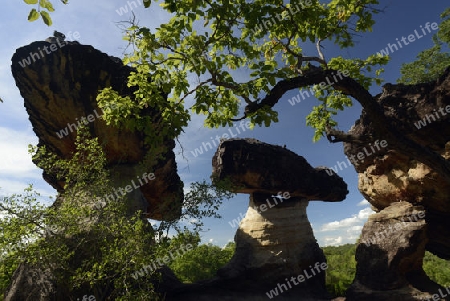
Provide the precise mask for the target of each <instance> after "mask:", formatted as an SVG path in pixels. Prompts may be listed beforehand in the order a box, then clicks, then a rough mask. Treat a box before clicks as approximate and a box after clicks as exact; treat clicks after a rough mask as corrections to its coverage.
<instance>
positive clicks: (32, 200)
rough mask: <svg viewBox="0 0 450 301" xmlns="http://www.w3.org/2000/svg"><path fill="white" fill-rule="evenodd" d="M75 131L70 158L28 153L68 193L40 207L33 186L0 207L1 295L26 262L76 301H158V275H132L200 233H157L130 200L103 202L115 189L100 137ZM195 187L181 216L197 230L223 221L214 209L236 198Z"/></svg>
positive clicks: (41, 150) (163, 228)
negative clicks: (92, 300)
mask: <svg viewBox="0 0 450 301" xmlns="http://www.w3.org/2000/svg"><path fill="white" fill-rule="evenodd" d="M78 130H79V132H78V135H77V140H76V143H75V146H76V151H75V153H74V154H73V156H72V157H71V158H70V159H59V158H58V157H57V156H56V155H54V154H52V153H51V152H48V151H46V150H45V147H40V148H35V147H32V148H31V151H32V152H33V153H34V159H35V161H36V162H39V163H38V164H39V166H40V167H42V168H44V169H45V170H46V171H47V172H51V173H52V174H54V175H56V177H57V179H58V180H59V181H64V182H65V186H64V193H63V194H61V195H59V196H58V199H57V201H56V202H55V203H54V204H53V205H52V206H50V207H46V206H44V205H42V204H40V203H39V200H38V195H37V194H36V193H34V192H33V191H32V189H31V188H28V189H27V190H26V191H25V194H24V195H13V196H11V197H5V198H3V201H2V202H1V203H0V210H2V211H4V212H5V213H6V216H5V217H4V218H2V219H0V228H1V229H2V232H1V234H0V248H1V252H2V255H3V257H4V258H3V259H4V260H3V261H2V262H1V263H0V270H3V271H4V272H5V274H2V275H3V276H2V277H3V278H0V279H1V285H2V287H1V288H2V291H5V289H6V285H7V284H9V281H10V279H11V276H12V272H13V271H14V270H15V269H16V267H17V266H18V265H19V264H20V263H25V264H27V265H30V266H33V267H38V268H39V269H40V270H46V269H49V270H51V271H52V275H53V276H54V277H55V280H56V281H57V283H58V284H59V285H62V286H63V287H64V286H65V287H67V288H69V290H70V293H71V296H73V297H74V298H73V300H75V299H76V297H75V296H76V295H77V293H79V292H82V293H83V292H86V291H87V290H89V291H92V292H93V293H94V294H95V295H96V296H98V297H100V298H101V299H103V298H104V297H105V296H108V297H109V298H111V299H112V300H148V298H151V299H152V300H157V299H158V298H159V297H158V294H157V293H156V292H155V290H154V287H153V284H154V283H155V282H156V281H158V279H159V276H158V273H157V272H156V271H155V270H154V271H152V272H151V273H147V274H146V275H144V276H143V277H139V279H136V278H134V277H133V274H134V273H135V272H136V271H138V270H140V269H142V267H144V266H146V265H148V263H149V262H151V261H154V260H157V259H159V258H160V257H161V258H162V257H164V256H165V255H167V252H168V251H169V250H171V249H174V248H176V247H177V246H179V245H180V244H181V243H184V244H187V243H192V244H193V245H194V246H196V245H197V244H198V240H199V239H197V238H196V237H198V234H196V232H193V233H192V232H188V231H186V229H182V228H181V227H179V226H178V225H177V224H176V223H175V222H171V223H169V224H164V223H162V226H161V225H160V227H159V228H158V229H157V231H155V230H154V229H153V228H152V227H151V225H150V223H149V222H148V221H147V220H146V219H144V218H143V215H142V212H136V213H135V214H133V215H132V216H130V215H129V213H128V212H127V210H126V202H127V199H126V198H120V199H117V200H115V201H112V202H107V203H101V202H99V200H100V199H101V197H102V196H103V195H105V194H106V193H109V192H110V191H112V189H113V187H112V185H111V184H110V183H109V173H108V171H107V169H105V165H106V159H105V155H104V153H103V150H102V148H101V146H100V145H99V143H98V140H97V138H91V137H90V135H89V133H88V131H87V130H86V129H84V128H80V129H78ZM194 184H195V185H193V186H192V187H191V192H190V194H188V195H187V196H186V198H187V201H186V204H185V208H184V214H183V216H182V218H184V219H188V220H191V219H195V220H198V222H197V223H196V224H195V226H196V228H195V231H200V230H201V226H202V223H201V219H202V218H203V217H205V216H210V217H213V216H216V217H220V216H219V215H217V213H215V211H216V209H217V206H219V205H220V202H221V201H222V199H223V198H225V197H230V196H231V193H229V192H228V191H225V190H221V189H220V188H217V187H212V186H211V185H210V184H209V185H208V184H207V183H206V182H203V183H194ZM213 213H214V214H213ZM170 228H174V229H175V232H174V233H173V232H171V233H170V234H171V235H173V234H175V237H174V238H169V237H168V236H167V233H169V231H170ZM164 233H166V235H164Z"/></svg>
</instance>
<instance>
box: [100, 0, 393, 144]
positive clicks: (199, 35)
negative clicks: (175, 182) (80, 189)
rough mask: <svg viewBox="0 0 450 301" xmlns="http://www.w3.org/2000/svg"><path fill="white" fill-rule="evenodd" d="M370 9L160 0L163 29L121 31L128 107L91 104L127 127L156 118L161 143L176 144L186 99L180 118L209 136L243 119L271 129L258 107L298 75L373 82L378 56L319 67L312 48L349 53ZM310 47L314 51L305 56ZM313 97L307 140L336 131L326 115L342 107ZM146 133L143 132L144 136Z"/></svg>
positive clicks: (368, 25) (327, 92) (347, 2)
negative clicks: (146, 114)
mask: <svg viewBox="0 0 450 301" xmlns="http://www.w3.org/2000/svg"><path fill="white" fill-rule="evenodd" d="M377 3H378V1H376V0H332V1H330V2H329V3H326V4H325V3H320V2H319V1H317V0H311V1H309V0H308V1H298V0H297V1H291V2H290V3H289V4H285V3H284V2H283V1H281V0H264V1H242V0H232V1H214V2H210V1H202V0H198V1H175V0H169V1H164V2H163V3H161V6H162V7H163V8H164V9H165V10H166V11H167V12H169V13H170V14H171V15H172V18H171V19H170V21H169V22H167V23H165V24H161V25H160V27H158V28H156V29H155V30H151V29H149V28H145V27H139V26H137V25H135V24H132V26H131V27H130V28H129V30H128V31H127V32H126V37H125V38H126V39H127V40H128V41H129V42H130V43H131V44H132V45H133V48H134V51H133V52H132V53H130V54H129V55H127V56H126V57H125V60H124V61H125V63H126V64H129V65H131V66H133V67H135V68H136V72H135V73H133V74H132V75H131V76H130V79H129V85H130V86H134V87H135V88H136V92H135V97H136V100H137V101H131V99H130V98H129V97H121V96H120V95H118V94H117V93H116V92H114V91H112V90H110V89H105V90H103V91H102V93H101V94H100V95H99V97H98V101H99V103H100V106H103V107H107V106H111V105H112V104H114V103H119V104H120V105H121V106H122V109H121V110H112V111H110V112H107V116H106V120H107V121H108V122H109V123H113V124H118V123H122V124H125V125H127V126H128V127H131V128H133V127H135V128H143V129H146V128H148V129H150V128H151V127H150V126H149V125H150V120H144V119H142V118H141V117H139V115H138V112H140V110H142V109H143V108H146V107H152V108H156V109H158V110H160V111H161V112H162V120H161V121H162V124H163V125H162V126H161V128H160V130H161V132H162V134H163V135H167V136H168V138H174V137H176V136H177V135H178V134H179V133H180V132H181V131H182V128H183V127H184V126H186V125H187V123H188V121H189V119H190V113H189V110H186V109H185V106H186V104H185V102H186V100H187V99H188V97H190V96H192V97H193V99H194V102H193V104H192V105H191V104H190V105H189V108H190V110H191V111H193V112H195V113H197V114H204V115H205V116H206V120H205V125H207V126H209V127H219V126H227V125H229V126H231V125H232V123H233V121H236V120H238V119H236V118H238V117H239V116H243V117H241V118H249V119H250V121H251V123H252V126H254V125H263V124H264V125H265V126H269V125H270V124H271V123H272V122H277V121H278V114H277V112H276V111H274V110H273V109H272V106H270V105H265V104H264V101H265V98H267V97H271V96H272V95H273V94H276V93H277V92H279V91H277V89H278V88H279V87H278V86H279V85H280V84H281V83H282V82H288V81H289V80H291V79H293V78H296V77H298V76H301V75H305V76H306V75H308V74H309V73H308V72H312V71H314V69H315V68H317V67H320V68H322V70H340V71H347V72H348V74H349V76H350V77H352V78H353V79H355V80H357V81H358V82H359V83H360V84H361V85H362V86H363V87H364V88H366V89H368V88H369V87H370V86H371V85H372V84H373V83H376V84H380V83H381V79H380V78H379V77H378V76H379V75H380V73H381V72H382V71H383V70H382V69H376V68H374V67H375V66H378V65H382V64H386V63H387V61H388V58H387V57H382V56H380V55H375V54H374V55H371V56H369V57H367V58H365V59H358V58H355V59H347V58H344V57H342V56H338V57H333V58H330V59H329V60H327V59H325V55H324V53H323V49H322V47H323V43H330V42H331V43H334V44H336V45H338V46H339V47H340V48H348V47H352V46H353V45H354V34H356V33H360V32H366V31H370V30H371V29H372V26H373V24H374V20H373V18H372V16H373V14H374V13H377V12H378V10H377V9H375V8H374V7H373V5H375V4H377ZM311 46H313V48H315V49H316V50H313V51H311V50H310V49H311ZM311 63H313V64H314V65H316V66H313V65H312V64H311ZM149 75H150V77H151V79H149ZM243 75H244V76H243ZM323 80H324V79H322V80H320V81H317V80H311V81H309V82H308V83H307V84H303V85H300V86H299V85H297V86H292V87H290V88H289V89H296V88H302V87H306V86H309V85H314V84H318V83H320V82H321V81H323ZM289 89H285V90H283V91H282V93H281V95H279V96H280V97H281V96H282V94H284V93H285V92H286V91H287V90H289ZM161 92H163V93H161ZM166 94H167V95H168V100H166V99H165V95H166ZM316 96H317V97H318V98H319V101H320V104H319V105H318V106H316V107H315V108H314V109H313V111H312V113H311V114H310V115H309V116H308V119H307V123H308V124H309V125H311V126H313V127H315V128H316V135H315V139H319V138H320V136H321V135H322V134H323V132H324V131H325V129H326V127H327V126H334V125H336V123H335V122H334V121H333V120H332V116H333V115H336V114H337V112H338V111H339V110H343V109H344V107H346V106H350V105H351V104H352V101H351V99H350V98H349V97H348V96H347V95H344V93H343V92H342V91H339V90H337V89H334V88H333V87H331V86H330V87H327V88H326V89H319V88H318V87H317V86H316ZM277 101H278V99H276V100H275V102H277ZM244 105H245V108H244ZM167 126H169V127H167ZM152 133H154V131H152V130H148V133H147V134H148V135H149V136H152V135H154V134H152ZM153 138H155V137H152V139H153ZM152 139H149V140H152Z"/></svg>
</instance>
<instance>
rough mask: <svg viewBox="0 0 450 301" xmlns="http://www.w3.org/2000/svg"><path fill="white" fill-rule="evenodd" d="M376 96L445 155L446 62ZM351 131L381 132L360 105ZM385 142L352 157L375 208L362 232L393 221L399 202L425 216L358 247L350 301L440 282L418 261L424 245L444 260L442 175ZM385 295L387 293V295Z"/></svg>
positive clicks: (447, 215) (448, 223)
mask: <svg viewBox="0 0 450 301" xmlns="http://www.w3.org/2000/svg"><path fill="white" fill-rule="evenodd" d="M376 98H377V101H378V102H379V103H380V104H381V105H382V107H383V108H384V112H385V115H386V116H387V117H388V118H389V120H390V121H391V122H392V123H393V124H394V125H395V127H396V128H397V129H399V130H400V131H401V133H402V134H404V135H406V136H407V137H408V138H410V139H412V140H413V141H415V142H417V143H419V144H420V145H422V146H423V147H427V148H429V149H431V150H433V151H435V152H437V153H438V154H440V155H441V156H443V157H444V158H446V159H449V158H450V122H449V120H450V114H449V113H450V69H448V70H447V71H446V73H445V74H444V75H443V76H441V77H440V78H439V79H438V80H437V81H435V82H431V83H426V84H419V85H414V86H405V85H390V84H388V85H385V86H384V88H383V93H382V94H380V95H377V97H376ZM350 133H352V134H358V135H361V134H362V135H365V136H372V137H373V142H375V141H376V140H377V139H378V140H382V139H383V137H382V135H379V134H376V133H375V131H374V128H373V125H372V123H371V121H370V116H368V115H367V114H366V113H365V112H364V110H363V113H362V115H361V117H360V119H359V120H357V121H356V123H355V125H354V126H353V127H352V129H351V130H350ZM387 143H388V146H387V147H386V148H380V149H375V150H376V151H375V152H373V153H372V154H371V155H370V156H366V157H365V158H364V161H361V160H359V161H356V164H354V166H355V169H356V171H357V172H358V177H359V185H358V186H359V190H360V191H361V193H362V194H363V195H364V196H365V197H366V199H367V200H368V201H369V202H370V203H371V204H372V206H373V208H374V210H377V211H380V212H379V213H378V214H377V215H375V216H374V217H371V218H370V219H369V221H368V224H366V226H364V229H363V237H362V238H364V239H371V238H372V239H373V238H374V237H376V236H377V235H378V233H380V232H382V231H383V229H384V228H383V227H385V226H388V225H389V224H391V225H395V224H396V223H399V221H398V219H399V218H400V217H402V216H404V214H405V211H404V210H406V209H405V208H406V207H405V206H414V207H408V208H414V210H419V209H417V208H422V209H420V210H423V212H424V213H426V214H425V215H426V217H425V219H424V220H421V221H418V222H416V223H407V224H408V226H407V227H405V228H401V229H400V230H399V231H398V233H397V232H392V233H390V235H389V237H387V238H385V239H382V240H381V243H377V244H371V245H370V246H367V245H365V244H363V243H361V244H360V245H359V246H358V250H357V260H358V266H359V268H358V273H357V275H356V279H355V282H354V284H353V285H352V288H351V290H350V294H351V295H350V296H353V297H352V298H353V299H351V300H361V299H364V300H420V299H417V298H420V296H421V295H423V294H426V292H429V293H435V292H436V291H437V288H438V287H437V286H436V284H433V283H431V282H430V281H429V279H428V278H427V277H426V275H425V273H424V272H423V270H422V268H421V266H422V257H423V252H424V251H425V250H428V251H430V252H432V253H434V254H435V255H438V256H440V257H441V258H444V259H450V239H449V237H450V202H449V196H450V185H449V183H448V181H446V180H445V179H444V178H443V177H441V176H440V175H439V174H438V173H437V172H435V171H434V170H432V169H430V168H429V167H428V166H426V165H425V164H423V163H421V162H418V161H417V160H415V159H414V158H413V157H412V156H407V155H404V154H400V153H398V152H397V151H395V150H393V149H390V148H389V141H387ZM373 145H374V143H372V145H358V144H355V143H345V144H344V151H345V153H346V155H347V156H348V157H349V158H350V157H351V156H354V157H356V156H357V154H358V153H359V152H364V148H366V149H370V150H371V148H370V146H373ZM398 202H401V203H400V204H402V205H398V204H399V203H398ZM407 204H408V205H407ZM383 209H384V210H383ZM381 210H383V211H381ZM408 210H410V209H408ZM388 213H389V214H388ZM415 227H419V228H417V229H416V228H415ZM377 258H379V259H377ZM369 267H370V268H369ZM421 292H422V293H421ZM389 294H392V296H393V297H389V298H388V297H387V296H389ZM362 296H364V298H363V297H362ZM395 296H396V297H395Z"/></svg>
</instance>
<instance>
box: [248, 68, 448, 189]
mask: <svg viewBox="0 0 450 301" xmlns="http://www.w3.org/2000/svg"><path fill="white" fill-rule="evenodd" d="M335 73H336V71H335V70H330V69H327V70H323V69H322V68H315V69H313V70H311V71H310V72H307V73H306V74H305V75H303V76H298V77H294V78H289V79H285V80H281V81H279V82H278V83H277V84H276V85H275V86H274V87H273V88H272V90H271V91H270V92H269V93H268V94H267V95H266V96H265V97H264V98H263V99H262V100H261V101H259V102H257V103H256V102H253V103H252V104H249V105H247V106H246V107H245V113H246V114H245V115H246V116H249V115H250V114H251V113H255V112H256V111H257V110H259V109H261V108H263V107H264V106H268V107H273V106H274V105H275V104H276V103H277V102H278V101H279V100H280V99H281V97H282V96H283V94H284V93H286V92H287V91H289V90H292V89H296V88H302V87H307V86H311V85H316V84H320V83H321V82H326V79H327V77H331V76H333V74H335ZM332 86H333V87H334V88H335V89H336V90H339V91H341V92H342V93H343V94H345V95H349V96H351V97H353V98H354V99H355V100H356V101H358V102H359V103H360V104H361V105H362V107H363V109H364V110H365V111H366V112H367V114H368V116H370V119H371V121H372V123H373V125H374V129H375V132H376V134H377V135H379V136H381V137H383V138H384V139H385V140H387V141H388V142H389V145H390V146H393V149H395V150H396V151H398V152H399V153H402V154H404V155H406V156H409V157H413V158H415V159H416V160H417V161H420V162H422V163H424V164H426V165H427V166H429V167H430V168H432V169H434V170H435V171H436V172H437V173H439V174H440V175H441V176H442V177H444V178H445V179H446V180H447V181H448V182H450V162H449V161H447V160H446V159H445V158H443V157H442V156H441V155H439V154H437V153H435V152H433V151H431V150H430V149H429V148H426V147H424V146H422V145H420V144H418V143H416V142H414V141H413V140H411V139H409V138H407V137H406V136H405V135H404V134H402V133H401V132H400V131H399V130H397V129H396V128H395V127H394V126H393V125H392V123H391V121H390V120H389V119H388V118H387V117H386V116H385V115H384V110H383V108H382V107H381V106H380V104H379V103H378V102H377V101H376V99H375V98H374V97H373V96H372V95H371V94H370V93H369V92H368V91H367V90H366V89H365V88H364V87H363V86H361V85H360V84H359V83H358V82H357V81H355V80H354V79H352V78H350V77H343V78H342V79H340V80H339V81H337V82H334V83H333V84H332ZM333 134H334V136H335V137H336V138H337V140H336V139H335V140H334V142H339V141H345V140H348V142H357V141H359V140H361V137H352V136H350V135H342V133H341V132H339V131H331V132H329V133H328V136H330V138H331V136H333ZM344 139H345V140H344ZM351 139H355V140H354V141H351ZM364 141H366V140H365V139H363V140H361V141H359V142H363V143H364Z"/></svg>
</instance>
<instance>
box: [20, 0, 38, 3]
mask: <svg viewBox="0 0 450 301" xmlns="http://www.w3.org/2000/svg"><path fill="white" fill-rule="evenodd" d="M23 1H24V2H25V3H26V4H37V3H38V0H23Z"/></svg>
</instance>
